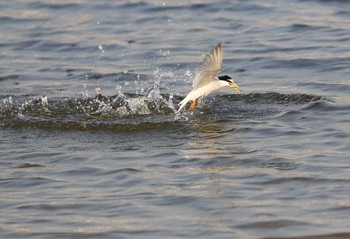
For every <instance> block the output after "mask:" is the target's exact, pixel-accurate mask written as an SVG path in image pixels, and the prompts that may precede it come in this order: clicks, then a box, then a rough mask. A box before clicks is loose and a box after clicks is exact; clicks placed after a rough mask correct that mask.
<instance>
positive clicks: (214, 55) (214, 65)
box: [178, 43, 241, 112]
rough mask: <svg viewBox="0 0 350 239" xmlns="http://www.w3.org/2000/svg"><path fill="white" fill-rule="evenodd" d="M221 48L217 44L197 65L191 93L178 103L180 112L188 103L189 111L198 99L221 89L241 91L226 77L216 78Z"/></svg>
mask: <svg viewBox="0 0 350 239" xmlns="http://www.w3.org/2000/svg"><path fill="white" fill-rule="evenodd" d="M222 57H223V53H222V47H221V43H219V44H218V45H217V46H216V47H214V48H213V49H212V50H211V51H210V53H209V54H207V55H206V56H205V57H204V59H203V61H202V63H200V64H199V66H198V67H197V69H196V71H195V73H196V75H195V78H194V80H193V84H192V87H193V89H192V91H191V92H190V93H189V94H188V95H187V96H186V97H185V98H184V99H183V100H182V101H181V102H180V103H179V106H180V107H179V110H178V112H180V111H181V110H182V109H183V108H184V107H185V106H186V104H187V103H188V102H191V101H192V103H191V106H190V107H189V109H190V110H193V109H194V108H195V107H196V105H197V101H198V98H199V97H205V96H207V95H209V94H210V93H211V92H213V91H215V90H218V89H220V88H222V87H225V86H228V87H232V88H233V89H235V90H236V91H238V92H239V93H241V90H240V89H239V87H238V85H237V84H236V83H235V82H234V81H233V80H232V78H231V77H229V76H228V75H223V76H217V75H218V74H219V72H220V71H221V65H222Z"/></svg>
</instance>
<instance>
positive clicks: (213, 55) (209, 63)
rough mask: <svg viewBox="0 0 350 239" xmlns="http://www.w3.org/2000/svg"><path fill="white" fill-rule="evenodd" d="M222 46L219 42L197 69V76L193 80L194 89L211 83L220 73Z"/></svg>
mask: <svg viewBox="0 0 350 239" xmlns="http://www.w3.org/2000/svg"><path fill="white" fill-rule="evenodd" d="M222 56H223V53H222V48H221V43H219V44H218V45H217V46H216V47H215V48H213V49H212V50H211V51H210V53H209V54H208V55H206V56H205V57H204V59H203V61H202V63H201V64H199V66H198V67H197V69H196V72H195V73H196V76H195V78H194V80H193V85H192V86H193V90H196V89H198V88H200V87H202V86H204V85H207V84H209V83H210V82H211V81H214V80H215V77H216V76H217V75H218V74H219V72H220V70H221V65H222Z"/></svg>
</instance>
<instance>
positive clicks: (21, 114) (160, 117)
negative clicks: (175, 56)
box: [0, 88, 324, 131]
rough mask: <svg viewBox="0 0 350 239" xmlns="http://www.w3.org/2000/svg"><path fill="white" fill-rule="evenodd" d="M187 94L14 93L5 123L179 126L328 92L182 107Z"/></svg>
mask: <svg viewBox="0 0 350 239" xmlns="http://www.w3.org/2000/svg"><path fill="white" fill-rule="evenodd" d="M182 99H183V97H181V96H176V95H175V96H174V95H172V94H160V90H159V89H158V88H154V89H152V90H150V92H149V93H148V94H146V95H139V94H124V93H119V94H117V95H114V96H103V95H101V94H100V93H99V92H98V93H97V94H96V96H95V97H89V96H88V95H83V96H82V97H78V98H75V97H72V98H52V99H50V98H48V97H47V96H40V97H33V98H32V99H28V98H22V100H21V99H20V98H14V97H12V96H6V97H5V98H4V99H3V103H2V104H0V125H1V126H2V127H4V128H25V127H29V128H43V129H50V128H51V129H63V130H113V131H139V130H153V129H165V128H172V127H178V125H177V123H179V122H181V121H188V120H202V121H217V120H227V119H229V120H242V119H257V118H264V117H265V118H266V117H271V116H273V115H278V114H279V113H281V112H286V111H292V110H295V107H296V106H298V105H301V106H300V107H299V108H300V109H302V107H306V106H307V105H308V104H309V103H310V102H318V101H320V100H323V99H324V97H321V96H316V95H307V94H280V93H275V92H270V93H250V94H242V95H219V96H215V97H212V98H207V99H204V100H202V102H200V103H199V106H198V107H197V108H196V110H194V111H193V112H191V111H185V112H183V113H181V114H179V113H177V103H178V102H180V101H181V100H182Z"/></svg>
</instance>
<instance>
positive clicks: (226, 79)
mask: <svg viewBox="0 0 350 239" xmlns="http://www.w3.org/2000/svg"><path fill="white" fill-rule="evenodd" d="M218 79H219V80H223V81H227V82H232V80H231V79H232V78H231V77H229V76H228V75H224V76H219V77H218Z"/></svg>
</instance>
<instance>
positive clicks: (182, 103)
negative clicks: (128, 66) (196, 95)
mask: <svg viewBox="0 0 350 239" xmlns="http://www.w3.org/2000/svg"><path fill="white" fill-rule="evenodd" d="M189 101H190V97H189V95H187V96H186V97H185V98H184V99H183V100H182V101H181V102H180V103H179V106H180V108H179V109H178V110H177V112H180V111H181V110H182V109H183V108H184V107H185V106H186V104H187V103H188V102H189Z"/></svg>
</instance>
